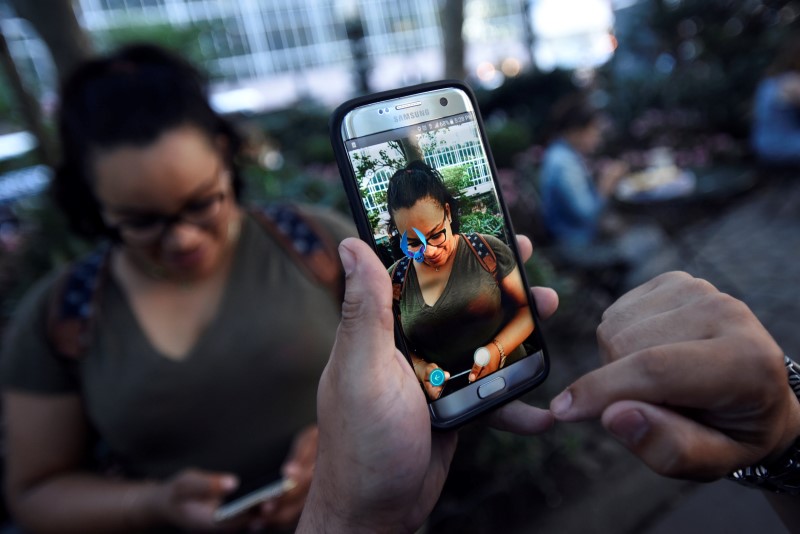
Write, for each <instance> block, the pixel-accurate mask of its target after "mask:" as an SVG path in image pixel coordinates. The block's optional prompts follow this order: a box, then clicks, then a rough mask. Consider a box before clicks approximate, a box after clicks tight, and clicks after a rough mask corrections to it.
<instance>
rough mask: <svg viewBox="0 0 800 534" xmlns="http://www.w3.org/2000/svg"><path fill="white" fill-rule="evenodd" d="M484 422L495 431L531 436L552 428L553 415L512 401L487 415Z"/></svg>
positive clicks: (520, 402)
mask: <svg viewBox="0 0 800 534" xmlns="http://www.w3.org/2000/svg"><path fill="white" fill-rule="evenodd" d="M484 421H485V422H486V423H487V424H488V425H489V426H491V427H493V428H496V429H497V430H503V431H505V432H513V433H514V434H520V435H523V436H532V435H534V434H541V433H542V432H544V431H545V430H547V429H548V428H550V427H551V426H553V414H551V413H550V412H549V411H548V410H542V409H541V408H536V407H535V406H531V405H529V404H525V403H524V402H522V401H513V402H510V403H508V404H506V405H504V406H501V407H500V408H498V409H497V410H495V411H493V412H492V413H490V414H488V415H487V416H486V417H485V419H484Z"/></svg>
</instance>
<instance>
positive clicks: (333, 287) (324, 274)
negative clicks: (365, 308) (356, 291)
mask: <svg viewBox="0 0 800 534" xmlns="http://www.w3.org/2000/svg"><path fill="white" fill-rule="evenodd" d="M251 212H252V213H253V215H254V216H255V218H256V220H257V221H258V222H259V223H260V224H261V226H262V227H263V228H264V230H266V232H267V233H268V234H270V235H271V236H272V237H274V238H275V240H276V241H277V242H278V244H279V245H281V247H282V248H283V249H284V250H285V251H286V253H287V254H288V255H289V256H290V257H291V258H292V260H293V261H294V262H295V263H296V264H297V265H298V266H299V267H300V268H301V269H302V270H303V272H304V273H305V274H306V276H308V277H309V278H310V279H311V280H313V281H314V282H316V283H318V284H321V285H323V286H325V287H327V288H328V289H329V290H330V291H331V292H332V293H333V295H334V297H335V298H336V299H337V300H342V298H343V297H344V272H343V270H342V265H341V263H340V262H339V255H338V252H337V248H336V247H337V245H338V243H334V240H333V238H332V237H331V235H330V234H329V233H328V232H326V231H324V230H323V229H322V228H320V227H319V225H318V224H317V223H316V221H312V220H311V219H310V218H309V217H307V216H305V215H303V214H301V213H300V212H299V211H298V210H297V208H294V207H292V206H289V205H286V204H273V205H269V206H262V207H258V208H255V209H253V210H251Z"/></svg>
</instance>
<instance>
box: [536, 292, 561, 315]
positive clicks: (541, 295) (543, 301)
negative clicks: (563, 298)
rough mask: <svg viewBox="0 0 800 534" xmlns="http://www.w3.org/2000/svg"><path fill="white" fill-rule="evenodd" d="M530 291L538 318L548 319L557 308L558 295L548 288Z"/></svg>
mask: <svg viewBox="0 0 800 534" xmlns="http://www.w3.org/2000/svg"><path fill="white" fill-rule="evenodd" d="M531 291H533V300H535V301H536V311H537V312H539V317H541V318H542V319H549V318H550V317H551V316H552V315H553V314H554V313H555V312H556V309H557V308H558V294H557V293H556V292H555V291H554V290H552V289H550V288H549V287H532V288H531Z"/></svg>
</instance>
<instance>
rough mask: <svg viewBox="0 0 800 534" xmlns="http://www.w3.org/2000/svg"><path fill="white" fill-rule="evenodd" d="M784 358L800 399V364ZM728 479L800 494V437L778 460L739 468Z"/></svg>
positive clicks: (790, 385) (747, 484)
mask: <svg viewBox="0 0 800 534" xmlns="http://www.w3.org/2000/svg"><path fill="white" fill-rule="evenodd" d="M783 358H784V363H785V364H786V372H787V374H788V375H789V387H791V388H792V392H794V394H795V396H797V398H798V400H800V366H798V364H797V363H795V362H794V361H792V359H791V358H789V357H788V356H784V357H783ZM728 479H729V480H733V481H734V482H738V483H740V484H743V485H745V486H750V487H754V488H760V489H763V490H767V491H771V492H773V493H783V494H787V495H793V496H798V495H800V437H798V438H797V439H796V440H795V442H794V443H793V444H792V446H791V447H789V450H787V451H786V452H784V453H783V454H781V455H780V457H779V458H777V459H776V460H773V461H771V462H769V463H763V464H756V465H752V466H750V467H744V468H742V469H737V470H736V471H734V472H733V473H731V474H730V475H728Z"/></svg>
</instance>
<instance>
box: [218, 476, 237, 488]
mask: <svg viewBox="0 0 800 534" xmlns="http://www.w3.org/2000/svg"><path fill="white" fill-rule="evenodd" d="M238 485H239V481H238V480H237V479H236V477H222V480H220V486H222V489H224V490H225V491H231V490H234V489H236V486H238Z"/></svg>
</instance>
